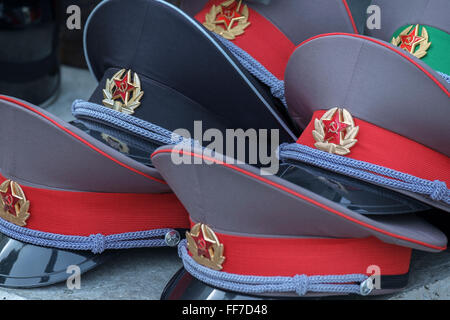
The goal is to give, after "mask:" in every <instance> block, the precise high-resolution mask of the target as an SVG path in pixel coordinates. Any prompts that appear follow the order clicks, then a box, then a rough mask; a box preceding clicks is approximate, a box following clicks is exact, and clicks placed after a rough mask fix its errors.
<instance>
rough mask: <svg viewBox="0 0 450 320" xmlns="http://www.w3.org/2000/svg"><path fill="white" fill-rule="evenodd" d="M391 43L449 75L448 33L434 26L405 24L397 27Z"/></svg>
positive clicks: (449, 39) (449, 47) (449, 42)
mask: <svg viewBox="0 0 450 320" xmlns="http://www.w3.org/2000/svg"><path fill="white" fill-rule="evenodd" d="M391 43H392V44H393V45H396V46H399V47H400V48H402V49H404V50H405V51H408V52H409V53H411V54H413V55H414V56H416V57H417V58H419V59H421V60H422V61H423V62H425V63H426V64H428V65H429V66H430V67H431V68H433V69H434V70H436V71H438V72H441V73H444V74H446V75H450V58H449V56H448V55H449V52H450V34H448V33H447V32H445V31H442V30H439V29H437V28H434V27H430V26H424V25H418V24H416V25H406V26H402V27H400V28H399V29H397V30H396V31H395V32H394V34H393V36H392V40H391Z"/></svg>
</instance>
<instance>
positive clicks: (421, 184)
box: [280, 34, 450, 211]
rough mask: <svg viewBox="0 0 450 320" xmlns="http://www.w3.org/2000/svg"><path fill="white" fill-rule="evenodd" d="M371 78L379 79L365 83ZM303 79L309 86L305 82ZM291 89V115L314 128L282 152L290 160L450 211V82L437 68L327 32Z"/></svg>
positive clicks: (302, 60)
mask: <svg viewBox="0 0 450 320" xmlns="http://www.w3.org/2000/svg"><path fill="white" fill-rule="evenodd" d="M330 47H334V50H333V53H331V52H329V51H328V50H327V48H330ZM312 52H314V56H313V55H312V54H311V53H312ZM349 52H354V53H353V54H349ZM331 57H333V62H331V61H330V60H329V59H330V58H331ZM331 70H332V72H331ZM388 70H396V71H395V72H394V73H392V72H391V71H388ZM324 73H325V77H326V79H327V81H324V80H323V79H324V78H323V75H324ZM366 74H371V75H372V76H371V77H369V78H366V79H365V80H364V82H362V79H363V77H364V76H365V75H366ZM299 78H301V79H304V80H306V81H303V82H302V83H299V82H298V79H299ZM357 79H361V81H358V80H357ZM388 79H389V81H388ZM330 83H333V86H330V85H329V84H330ZM286 87H287V90H286V92H287V99H288V101H289V107H290V110H289V111H290V113H291V115H292V116H293V118H295V119H296V120H297V123H298V124H299V125H300V126H302V127H304V126H305V125H306V127H305V129H304V131H303V133H302V135H301V136H300V138H299V139H298V141H297V144H298V145H297V146H296V145H289V146H284V147H282V149H283V148H284V151H283V150H282V151H281V152H280V154H281V156H282V157H284V156H286V158H289V159H294V158H295V159H297V160H300V161H306V162H307V163H311V164H315V165H318V166H320V167H322V168H324V169H328V170H331V171H336V172H339V173H342V174H346V175H349V176H352V177H354V178H357V179H362V180H365V181H367V182H370V183H374V184H378V185H381V186H384V187H387V188H390V189H394V190H397V191H399V192H403V193H405V194H407V195H409V196H411V197H414V198H417V199H419V200H421V201H425V202H426V203H428V204H430V205H433V206H436V207H438V208H440V209H443V210H445V211H449V210H450V209H449V205H450V192H449V190H448V187H447V186H448V185H449V184H450V158H449V155H450V149H449V148H448V143H446V142H445V137H446V136H448V135H449V134H450V132H447V131H448V125H447V124H446V121H445V120H444V119H446V118H447V114H448V112H449V110H450V109H449V108H450V100H449V97H450V93H449V89H448V88H449V84H447V83H446V82H445V80H443V79H442V78H440V77H439V75H437V74H435V73H434V72H433V71H432V70H431V69H430V67H429V66H427V65H426V64H425V63H423V62H422V61H420V60H417V59H415V58H414V57H412V56H410V54H408V53H406V52H404V50H401V49H399V48H396V47H394V46H392V45H390V44H388V43H384V42H382V41H380V40H376V39H373V38H369V37H364V36H359V35H345V34H329V35H321V36H318V37H315V38H312V39H310V40H308V41H305V42H304V43H303V44H302V45H300V46H299V47H298V48H297V50H296V51H295V53H294V54H293V55H292V58H291V60H290V62H289V66H288V75H287V79H286ZM312 88H314V91H311V90H312ZM411 88H415V89H411ZM419 88H420V89H419ZM318 92H320V95H319V94H318ZM320 106H328V108H330V109H329V110H328V111H327V112H325V110H326V109H327V108H323V107H322V108H321V107H320ZM424 106H427V107H426V110H425V109H424ZM332 107H335V108H332ZM336 107H340V108H336ZM321 109H322V110H321ZM323 109H325V110H323ZM307 118H309V119H310V121H309V124H308V123H307V122H306V121H305V120H306V119H307ZM332 133H334V135H333V134H332ZM306 147H309V148H306ZM313 149H316V150H315V151H312V150H313ZM319 150H321V151H324V152H327V153H331V154H329V155H323V154H321V153H320V151H319ZM333 154H335V155H337V156H334V155H333ZM342 157H343V158H342ZM295 159H294V160H295ZM314 159H316V160H314ZM313 162H314V163H313ZM431 164H432V165H431ZM363 171H367V172H363Z"/></svg>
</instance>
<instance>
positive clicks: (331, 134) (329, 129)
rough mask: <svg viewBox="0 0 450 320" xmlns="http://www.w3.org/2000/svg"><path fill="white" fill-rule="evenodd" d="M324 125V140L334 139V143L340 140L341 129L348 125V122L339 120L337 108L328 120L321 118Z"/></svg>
mask: <svg viewBox="0 0 450 320" xmlns="http://www.w3.org/2000/svg"><path fill="white" fill-rule="evenodd" d="M322 122H323V124H324V126H325V138H324V140H325V141H331V140H334V143H336V144H340V143H341V140H342V138H343V137H342V135H343V131H344V130H345V128H347V127H348V124H346V123H344V122H341V119H340V113H339V110H336V112H335V113H334V115H333V118H332V119H330V120H322Z"/></svg>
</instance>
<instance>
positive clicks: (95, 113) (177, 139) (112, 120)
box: [72, 100, 198, 145]
mask: <svg viewBox="0 0 450 320" xmlns="http://www.w3.org/2000/svg"><path fill="white" fill-rule="evenodd" d="M72 114H73V116H74V117H75V118H77V119H88V120H91V121H97V122H99V123H104V124H107V125H110V126H113V127H115V128H118V129H120V130H124V131H126V132H129V133H132V134H134V135H137V136H138V137H141V138H143V139H146V140H151V141H153V142H157V143H159V144H161V145H164V144H178V143H183V144H189V145H197V144H198V142H194V141H193V140H192V139H186V138H184V137H182V136H180V135H177V134H175V133H173V132H172V131H169V130H167V129H164V128H162V127H160V126H157V125H155V124H153V123H151V122H148V121H145V120H142V119H139V118H136V117H134V116H131V115H128V114H124V113H122V112H119V111H116V110H113V109H110V108H107V107H104V106H101V105H99V104H96V103H92V102H87V101H83V100H75V101H74V102H73V104H72Z"/></svg>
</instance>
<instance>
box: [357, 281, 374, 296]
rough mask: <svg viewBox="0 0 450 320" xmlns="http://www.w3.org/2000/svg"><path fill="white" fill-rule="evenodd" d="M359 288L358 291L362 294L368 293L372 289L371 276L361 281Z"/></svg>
mask: <svg viewBox="0 0 450 320" xmlns="http://www.w3.org/2000/svg"><path fill="white" fill-rule="evenodd" d="M359 288H360V293H361V295H362V296H367V295H369V294H370V293H371V292H372V291H373V289H374V285H373V279H372V277H369V278H367V279H366V280H364V281H363V282H361V285H360V286H359Z"/></svg>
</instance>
